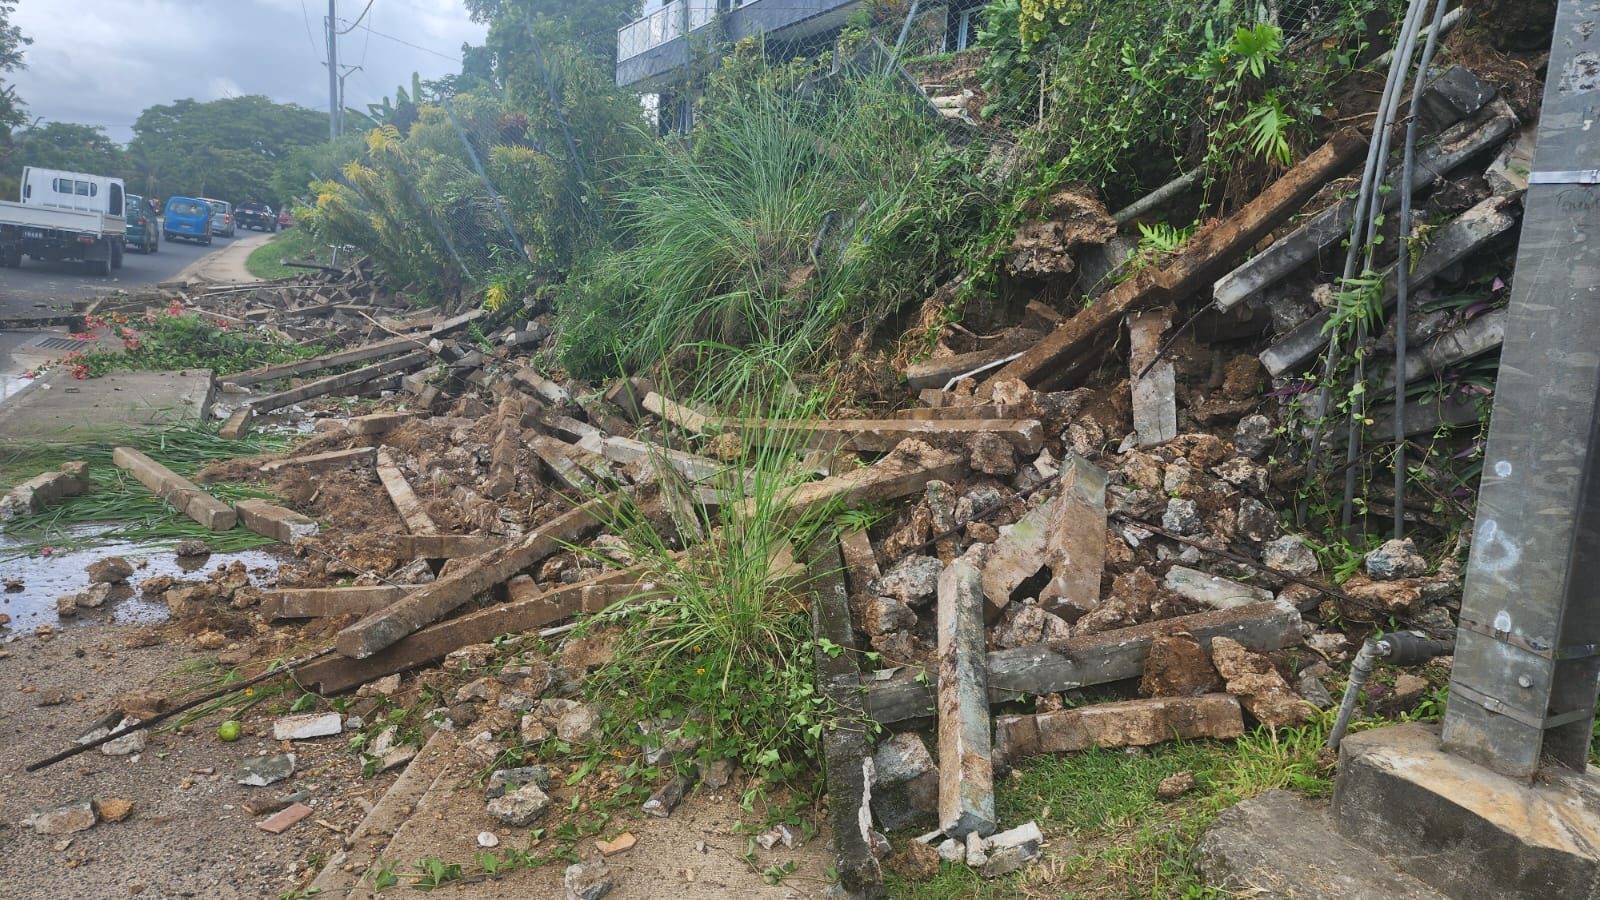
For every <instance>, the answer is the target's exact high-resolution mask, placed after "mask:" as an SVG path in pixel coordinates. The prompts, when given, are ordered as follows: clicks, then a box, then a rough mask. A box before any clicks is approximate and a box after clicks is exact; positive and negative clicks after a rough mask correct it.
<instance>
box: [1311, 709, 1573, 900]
mask: <svg viewBox="0 0 1600 900" xmlns="http://www.w3.org/2000/svg"><path fill="white" fill-rule="evenodd" d="M1333 816H1334V822H1335V825H1336V827H1337V828H1338V830H1339V833H1340V834H1342V835H1344V836H1345V837H1346V838H1348V839H1350V840H1351V841H1354V842H1356V843H1358V844H1360V845H1362V846H1365V847H1366V848H1368V849H1369V850H1371V851H1372V852H1374V853H1376V854H1379V855H1381V856H1384V857H1386V858H1387V859H1388V860H1389V861H1390V862H1392V863H1394V864H1395V865H1396V866H1398V867H1399V868H1401V869H1403V870H1405V871H1406V872H1408V873H1409V874H1411V875H1413V876H1415V877H1417V878H1419V879H1421V880H1422V881H1424V882H1426V883H1428V884H1429V885H1431V886H1433V887H1434V888H1436V889H1437V890H1439V891H1441V892H1443V893H1445V894H1448V895H1450V896H1454V897H1502V898H1512V897H1528V898H1540V900H1547V898H1551V897H1564V898H1600V777H1597V776H1596V775H1595V774H1594V770H1593V769H1591V770H1589V771H1588V772H1585V773H1581V774H1579V773H1569V772H1552V773H1549V774H1544V775H1541V776H1540V777H1539V778H1537V779H1535V781H1534V783H1532V784H1528V783H1525V782H1521V781H1518V780H1516V779H1512V778H1508V777H1506V776H1504V775H1500V774H1497V773H1495V772H1492V771H1490V770H1489V769H1486V768H1483V767H1481V766H1478V765H1476V764H1474V763H1471V762H1469V761H1467V760H1465V759H1463V758H1461V757H1459V756H1456V755H1454V754H1450V753H1446V752H1445V751H1444V750H1442V749H1441V748H1440V746H1439V729H1438V728H1437V727H1436V726H1429V725H1420V724H1408V725H1394V726H1390V727H1387V728H1380V729H1376V730H1373V731H1367V732H1362V733H1360V734H1355V735H1351V736H1349V737H1347V738H1345V740H1344V742H1343V743H1342V744H1341V745H1340V747H1339V780H1338V783H1337V785H1336V786H1335V788H1334V795H1333Z"/></svg>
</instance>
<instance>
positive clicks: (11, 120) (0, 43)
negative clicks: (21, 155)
mask: <svg viewBox="0 0 1600 900" xmlns="http://www.w3.org/2000/svg"><path fill="white" fill-rule="evenodd" d="M16 8H17V7H16V5H15V4H12V3H0V76H3V75H4V74H5V73H7V72H15V71H16V70H18V69H20V68H22V67H23V62H22V48H23V47H26V46H28V45H29V44H31V43H33V38H30V37H26V36H25V35H23V33H22V29H21V28H18V27H17V26H15V25H13V24H11V13H12V12H14V11H15V10H16ZM26 121H27V117H26V114H25V113H24V112H23V103H22V100H21V99H20V98H19V97H17V87H16V85H14V84H7V83H6V80H5V78H4V77H0V151H3V150H4V149H5V148H6V146H8V145H9V144H10V138H11V129H13V128H16V127H17V126H18V125H21V124H23V123H24V122H26ZM0 155H3V154H0Z"/></svg>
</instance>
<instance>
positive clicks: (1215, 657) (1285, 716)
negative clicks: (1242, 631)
mask: <svg viewBox="0 0 1600 900" xmlns="http://www.w3.org/2000/svg"><path fill="white" fill-rule="evenodd" d="M1211 661H1212V663H1213V664H1214V665H1215V666H1216V667H1217V671H1218V672H1219V673H1221V675H1222V677H1223V679H1225V680H1226V682H1227V690H1228V693H1229V694H1231V695H1234V696H1236V697H1238V698H1239V699H1240V701H1241V702H1243V704H1244V708H1245V709H1248V710H1249V711H1250V714H1251V715H1253V716H1255V717H1256V719H1258V720H1259V721H1260V722H1261V724H1263V725H1266V726H1268V727H1269V728H1282V727H1285V726H1288V725H1298V724H1300V723H1301V722H1304V721H1305V720H1306V719H1307V717H1309V716H1310V715H1311V713H1312V711H1313V708H1312V706H1311V704H1309V703H1307V702H1305V701H1304V700H1302V699H1300V698H1299V697H1298V696H1296V695H1295V693H1294V691H1292V690H1290V688H1289V684H1288V682H1286V681H1284V680H1283V676H1282V675H1279V674H1278V670H1277V669H1275V668H1273V665H1272V661H1271V660H1269V659H1267V658H1266V657H1265V656H1262V655H1261V654H1259V653H1252V652H1251V651H1249V650H1246V649H1245V648H1244V647H1243V646H1242V645H1241V644H1240V643H1239V642H1238V641H1235V640H1233V639H1232V638H1225V637H1217V638H1212V640H1211Z"/></svg>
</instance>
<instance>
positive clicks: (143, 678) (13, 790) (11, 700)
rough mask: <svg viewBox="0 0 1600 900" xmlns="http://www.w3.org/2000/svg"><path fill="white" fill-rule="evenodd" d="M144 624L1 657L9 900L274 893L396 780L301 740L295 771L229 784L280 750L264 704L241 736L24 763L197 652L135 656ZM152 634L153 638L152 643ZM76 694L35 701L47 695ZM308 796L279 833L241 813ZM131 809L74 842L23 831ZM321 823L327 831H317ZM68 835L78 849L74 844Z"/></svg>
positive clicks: (156, 650)
mask: <svg viewBox="0 0 1600 900" xmlns="http://www.w3.org/2000/svg"><path fill="white" fill-rule="evenodd" d="M145 634H147V632H146V630H145V629H141V628H134V627H127V626H101V627H88V628H73V629H67V630H65V631H62V632H59V633H57V634H56V635H55V636H54V637H53V638H52V639H51V640H48V641H46V640H40V639H39V638H38V637H34V636H31V635H30V636H26V637H22V638H20V639H17V640H14V641H11V642H9V643H7V644H5V645H4V646H3V648H0V722H3V723H4V730H5V733H6V736H7V737H6V740H5V741H4V742H3V743H0V844H4V845H5V847H6V852H5V853H4V854H0V880H3V882H4V883H5V885H6V889H5V891H4V893H6V894H7V895H8V896H14V897H40V898H44V897H127V896H142V897H208V898H234V897H239V898H258V897H271V896H275V895H276V894H278V893H279V892H280V891H283V890H285V889H287V888H288V887H290V886H291V885H292V884H293V883H294V882H295V880H296V879H297V877H298V876H299V874H300V873H301V872H302V871H304V869H305V868H306V866H307V862H308V860H313V859H315V858H317V857H318V856H319V855H324V854H327V853H329V852H331V851H332V850H333V849H334V847H335V846H336V845H337V844H338V842H339V833H340V832H346V831H348V830H349V829H351V828H352V827H354V825H355V823H356V822H358V821H360V819H361V816H362V815H363V814H364V811H363V808H362V805H361V804H362V803H363V802H365V801H366V800H368V799H369V798H374V797H376V796H377V795H378V794H379V793H381V790H382V789H383V788H384V787H386V785H387V783H388V781H389V780H390V776H384V777H382V778H378V779H372V780H363V779H362V778H361V775H360V761H359V760H358V759H357V758H356V757H354V756H353V755H352V754H351V753H350V751H349V749H348V745H347V743H346V741H345V739H344V738H339V737H329V738H323V739H320V740H315V741H300V742H296V744H295V746H294V748H293V749H294V752H295V754H296V756H297V771H296V773H295V774H294V775H293V776H291V777H290V778H289V779H288V780H287V781H284V782H280V783H279V784H276V785H271V786H268V787H262V788H254V787H245V786H243V785H239V784H235V783H234V778H233V773H234V770H235V769H236V767H237V766H238V764H239V762H240V761H241V760H242V759H244V758H245V757H247V756H253V755H256V754H258V753H262V752H281V750H282V749H283V748H282V747H281V746H280V745H279V744H278V743H277V742H274V741H272V740H271V723H270V718H269V716H268V714H267V712H266V707H267V706H268V705H269V704H270V703H275V702H276V701H269V702H268V703H267V704H262V705H261V706H260V707H257V709H256V711H254V712H253V714H250V715H247V716H246V718H245V737H244V738H243V739H242V740H240V741H238V742H236V743H232V744H224V743H221V742H219V741H218V740H217V739H216V738H215V735H214V730H215V727H216V724H217V722H218V720H219V718H220V717H213V718H210V719H207V720H203V721H202V722H200V723H198V724H196V725H194V726H191V727H190V728H189V729H188V730H187V732H186V733H176V732H162V733H156V734H153V735H151V736H150V738H149V744H148V745H147V747H146V749H145V750H144V752H143V753H141V754H137V755H134V756H121V757H113V756H105V755H102V754H101V753H99V752H98V751H89V752H87V753H84V754H82V755H80V756H78V757H75V758H73V759H71V760H68V761H66V762H62V763H59V764H57V765H55V766H52V767H50V768H47V769H44V770H43V771H40V772H36V773H31V774H29V773H24V772H23V771H22V769H23V766H24V765H25V764H27V763H29V762H32V761H34V760H37V759H42V758H44V757H45V756H48V755H50V754H52V753H54V752H56V751H58V750H60V749H62V748H64V747H66V746H69V745H70V744H71V742H72V740H73V739H74V738H76V737H77V736H78V735H79V734H81V733H83V732H84V731H86V730H87V729H88V728H89V726H90V725H91V724H92V723H93V722H94V721H95V720H97V719H98V718H99V717H100V716H101V715H102V714H103V713H104V712H105V711H107V710H109V709H111V707H112V706H113V700H114V698H115V697H116V695H117V694H119V693H121V692H123V691H126V690H129V689H133V688H139V687H144V686H148V685H154V686H155V687H156V688H158V689H159V690H161V691H163V692H170V691H171V690H173V689H174V687H175V686H176V684H177V683H178V682H175V681H174V680H173V678H172V677H171V676H172V673H173V671H174V669H175V668H176V667H178V666H179V665H181V664H182V663H183V662H185V660H186V659H187V658H189V657H191V655H192V654H191V653H190V652H189V651H188V650H187V649H186V645H185V644H183V643H181V642H179V641H178V640H177V639H176V638H170V637H168V638H163V639H162V640H161V642H160V643H156V644H152V645H150V646H146V647H142V648H138V649H130V648H129V646H128V645H129V644H130V642H131V643H140V641H138V640H133V639H134V638H136V637H139V636H142V635H145ZM147 639H148V638H147ZM56 687H59V688H64V689H65V690H66V693H67V694H68V695H69V697H71V698H73V699H70V700H69V701H68V702H66V703H64V704H62V705H59V706H50V707H40V706H37V705H36V704H37V702H38V698H39V696H40V694H41V693H42V692H43V691H45V690H46V689H49V688H56ZM297 790H304V791H307V792H308V793H309V794H310V797H309V799H308V800H307V801H306V802H307V803H308V804H310V805H311V806H312V808H313V809H314V810H315V814H314V815H313V816H312V817H311V818H308V819H306V820H305V821H302V822H301V823H299V824H298V825H295V826H294V827H292V828H290V829H289V830H288V831H286V832H284V833H283V834H281V835H271V834H268V833H266V832H265V831H262V830H260V829H258V828H256V827H255V823H256V821H257V817H255V816H252V815H250V814H249V813H248V812H246V811H245V810H244V809H242V808H240V804H241V803H242V802H244V801H245V800H249V799H259V798H263V797H278V796H281V795H283V794H287V793H289V792H291V791H297ZM85 797H88V798H96V799H103V798H124V799H128V800H132V801H133V812H132V815H131V816H130V817H129V818H128V819H127V820H125V821H123V822H120V823H117V824H106V823H102V824H99V825H96V826H95V827H94V828H91V829H90V830H88V831H84V832H80V833H78V834H74V835H66V836H59V837H50V836H42V835H36V834H34V833H33V831H32V830H31V829H28V828H25V827H22V826H21V825H20V823H21V822H22V820H23V819H25V818H26V817H27V816H28V815H29V814H30V813H32V812H33V811H35V810H37V809H40V808H44V807H49V806H55V805H59V804H62V803H68V802H72V801H74V800H78V799H81V798H85ZM323 823H326V824H323ZM69 839H70V840H69Z"/></svg>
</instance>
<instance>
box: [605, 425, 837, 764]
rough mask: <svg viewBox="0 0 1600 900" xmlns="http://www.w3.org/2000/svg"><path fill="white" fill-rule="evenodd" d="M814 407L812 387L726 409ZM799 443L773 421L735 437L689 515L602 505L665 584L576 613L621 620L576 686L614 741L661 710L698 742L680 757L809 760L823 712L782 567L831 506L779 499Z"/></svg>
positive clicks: (675, 482)
mask: <svg viewBox="0 0 1600 900" xmlns="http://www.w3.org/2000/svg"><path fill="white" fill-rule="evenodd" d="M820 408H821V400H820V399H818V398H812V399H809V400H793V399H788V398H780V399H776V400H772V399H768V400H766V401H764V402H761V403H757V404H747V405H745V406H744V407H742V408H734V409H731V410H729V411H730V412H732V413H735V414H743V415H745V416H753V417H759V418H762V419H789V420H800V421H809V420H812V419H814V418H815V417H816V416H817V415H818V414H819V412H820ZM803 444H804V437H803V436H801V435H797V434H794V433H793V432H778V431H776V430H774V431H773V432H772V433H770V434H761V435H755V436H751V439H748V440H745V441H743V442H742V451H741V453H740V454H739V455H738V457H737V458H736V459H733V460H731V461H730V462H729V464H728V466H727V468H726V469H724V470H722V471H721V472H720V473H718V474H717V475H716V476H715V477H714V478H713V479H711V481H710V482H709V485H710V486H712V487H714V488H715V489H716V490H717V491H718V492H719V493H720V494H721V495H722V497H721V499H722V502H721V504H720V505H719V506H718V507H717V509H716V512H715V513H714V514H706V513H705V512H704V508H703V507H695V506H694V505H693V504H692V503H690V504H684V505H683V506H682V507H680V508H685V507H686V508H690V509H695V510H698V511H697V512H695V513H692V515H695V516H696V518H697V521H693V522H689V521H684V518H683V515H684V514H682V513H680V514H678V515H676V516H675V517H674V526H675V527H674V528H672V529H666V528H663V527H661V525H660V524H659V523H660V522H661V519H662V517H661V516H659V515H658V516H656V517H654V519H652V517H651V516H648V515H646V512H645V510H644V509H642V508H641V507H640V506H638V505H636V504H634V503H632V502H630V501H626V500H624V501H619V502H617V503H615V504H614V505H613V507H612V509H611V511H610V513H609V514H608V515H607V516H606V518H607V519H608V526H609V528H610V530H611V531H613V532H614V533H616V534H618V535H619V536H621V537H622V538H623V539H624V540H625V541H626V542H627V545H628V547H629V550H630V552H631V553H632V554H633V556H634V563H633V564H634V565H635V566H637V568H638V569H639V570H640V571H641V572H642V574H644V575H645V576H646V578H647V579H648V580H650V581H653V582H655V584H656V585H657V586H658V587H659V588H660V589H661V590H662V592H663V593H664V596H663V597H662V598H661V599H653V600H647V601H643V602H636V603H627V604H619V605H618V606H617V607H615V608H614V609H613V610H611V611H608V612H607V613H605V614H602V615H600V616H598V617H596V618H594V619H592V620H591V621H590V623H588V624H589V625H590V626H591V627H592V626H594V625H612V624H615V625H620V626H621V631H622V637H621V646H620V647H619V650H618V652H617V654H616V656H615V659H614V661H613V662H611V663H610V664H608V665H607V666H606V667H604V668H603V669H602V670H601V671H600V672H599V673H598V675H597V676H596V677H594V678H591V679H590V681H589V683H588V690H589V691H590V693H591V695H592V696H594V697H596V698H597V699H602V698H603V700H604V706H605V708H606V709H607V716H608V733H609V735H610V736H611V738H612V739H613V740H614V741H616V742H619V743H625V744H633V743H641V742H643V741H644V740H646V739H645V738H644V737H643V736H642V735H641V733H640V730H639V727H638V723H639V722H641V721H647V720H669V721H672V722H676V723H678V731H677V733H676V734H675V735H673V736H674V737H675V738H678V737H681V738H682V739H684V740H687V741H693V742H697V743H698V747H697V748H696V750H695V751H694V753H693V754H689V755H684V756H681V757H680V758H679V760H678V763H679V764H680V765H687V764H688V763H690V762H692V761H693V760H694V759H695V758H699V759H704V760H706V761H713V760H718V759H724V758H734V759H737V760H738V761H739V762H740V764H741V765H743V766H744V767H745V769H746V770H747V771H749V772H752V773H754V774H757V775H759V776H762V777H763V778H764V779H766V780H768V781H785V780H788V779H791V778H794V777H796V776H798V775H800V774H801V773H803V772H806V771H809V770H811V769H812V768H814V764H815V762H816V760H817V750H818V747H819V746H820V735H821V731H822V723H823V722H824V720H825V718H826V717H827V716H829V715H831V713H832V711H831V710H829V709H827V708H826V705H825V703H824V700H823V698H822V697H821V696H820V695H818V694H817V693H816V691H815V688H814V672H813V664H812V652H813V642H812V638H811V626H810V619H809V616H808V614H807V610H808V608H809V605H810V601H809V597H808V596H807V591H808V589H809V586H810V579H811V577H812V575H813V574H814V573H811V572H809V570H804V571H798V572H797V571H791V570H788V569H787V568H786V566H787V564H788V563H790V561H791V560H795V559H803V558H804V551H805V547H806V546H808V545H809V544H810V542H811V541H812V540H815V539H817V538H818V537H819V535H821V534H822V533H823V531H824V529H825V527H826V526H827V524H828V521H829V519H830V517H831V515H832V514H833V510H832V509H831V508H828V507H826V506H823V507H816V508H811V509H807V510H804V511H798V512H797V511H795V510H793V509H792V508H790V501H791V499H792V498H793V494H794V492H795V491H796V490H798V489H799V487H800V486H801V485H802V484H803V483H804V481H805V480H806V479H805V475H804V474H803V473H802V471H801V468H800V466H799V459H800V456H799V451H800V449H801V447H802V446H803ZM658 468H660V469H661V470H662V471H664V472H665V471H668V469H667V467H666V466H665V465H664V464H662V465H660V466H659V467H658ZM662 482H663V486H662V489H663V491H672V490H678V491H683V492H686V491H687V490H688V487H689V486H688V485H687V484H686V483H683V482H682V480H681V479H678V478H673V477H671V476H664V477H663V478H662ZM674 532H675V533H674ZM684 535H696V536H700V535H704V536H705V537H704V540H700V541H698V542H694V539H693V538H687V537H683V536H684ZM686 544H688V545H689V546H685V545H686Z"/></svg>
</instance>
